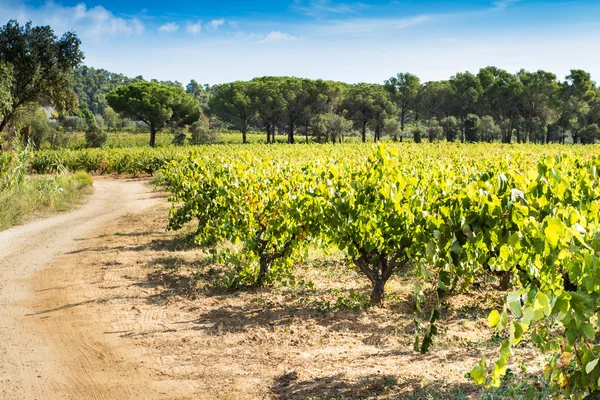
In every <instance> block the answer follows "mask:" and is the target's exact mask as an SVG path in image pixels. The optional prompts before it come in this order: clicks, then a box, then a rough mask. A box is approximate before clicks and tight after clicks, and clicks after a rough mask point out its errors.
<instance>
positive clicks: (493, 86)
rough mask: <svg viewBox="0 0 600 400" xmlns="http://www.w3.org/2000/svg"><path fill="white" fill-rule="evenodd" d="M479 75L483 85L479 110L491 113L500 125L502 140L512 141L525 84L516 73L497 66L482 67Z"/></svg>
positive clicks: (484, 113)
mask: <svg viewBox="0 0 600 400" xmlns="http://www.w3.org/2000/svg"><path fill="white" fill-rule="evenodd" d="M477 77H478V78H479V82H480V83H481V86H482V95H481V97H480V100H479V107H478V108H479V112H480V114H481V115H491V116H492V117H493V118H494V120H495V121H497V122H498V125H499V126H500V129H501V133H502V142H503V143H510V141H511V136H512V130H513V125H514V124H515V122H516V121H517V120H518V113H519V108H518V105H519V99H520V96H521V94H522V92H523V85H522V83H521V82H520V81H519V79H518V78H517V77H516V76H515V75H513V74H511V73H509V72H507V71H505V70H503V69H499V68H496V67H486V68H482V69H480V70H479V74H478V75H477Z"/></svg>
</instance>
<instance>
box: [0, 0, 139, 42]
mask: <svg viewBox="0 0 600 400" xmlns="http://www.w3.org/2000/svg"><path fill="white" fill-rule="evenodd" d="M0 15H6V16H8V18H15V19H17V20H18V21H19V22H20V23H25V22H26V21H28V20H31V21H32V22H33V23H34V24H36V25H50V26H51V27H52V28H53V29H54V31H55V32H57V33H62V32H66V31H68V30H74V31H76V32H77V33H78V34H79V35H80V36H82V37H92V38H96V39H100V38H104V37H106V36H107V35H109V36H131V35H139V34H141V33H142V32H144V29H145V27H144V24H143V23H142V21H140V20H139V19H137V18H122V17H118V16H116V15H114V14H113V13H112V12H111V11H109V10H107V9H106V8H104V7H102V6H95V7H92V8H88V7H87V6H86V5H85V4H84V3H79V4H77V5H76V6H74V7H66V6H62V5H60V4H56V3H54V2H52V1H47V2H46V3H44V4H43V5H41V6H40V7H32V6H30V5H28V4H25V3H24V2H20V1H17V2H15V3H14V4H7V3H5V2H3V1H0Z"/></svg>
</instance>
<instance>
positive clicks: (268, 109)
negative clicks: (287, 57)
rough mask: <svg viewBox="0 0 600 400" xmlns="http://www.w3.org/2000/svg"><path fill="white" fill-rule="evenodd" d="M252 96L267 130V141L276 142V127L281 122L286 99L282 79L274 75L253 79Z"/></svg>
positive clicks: (259, 116)
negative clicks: (282, 89)
mask: <svg viewBox="0 0 600 400" xmlns="http://www.w3.org/2000/svg"><path fill="white" fill-rule="evenodd" d="M252 84H253V85H252V87H251V90H250V91H251V97H252V101H253V102H254V103H255V107H256V111H257V113H258V118H259V119H260V121H261V123H262V127H263V129H264V130H265V131H266V132H267V143H271V142H275V128H276V127H277V125H278V124H279V123H280V122H281V118H282V117H283V112H284V110H285V100H284V99H283V95H282V94H281V86H280V80H279V79H277V78H272V77H264V78H256V79H254V80H252Z"/></svg>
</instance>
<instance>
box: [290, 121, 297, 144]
mask: <svg viewBox="0 0 600 400" xmlns="http://www.w3.org/2000/svg"><path fill="white" fill-rule="evenodd" d="M294 128H295V127H294V123H293V122H290V129H289V131H288V143H289V144H294Z"/></svg>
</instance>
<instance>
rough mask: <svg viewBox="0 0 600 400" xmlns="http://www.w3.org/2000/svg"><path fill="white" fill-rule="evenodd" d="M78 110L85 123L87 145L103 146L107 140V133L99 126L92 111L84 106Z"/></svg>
mask: <svg viewBox="0 0 600 400" xmlns="http://www.w3.org/2000/svg"><path fill="white" fill-rule="evenodd" d="M79 111H80V114H81V116H82V117H83V119H84V120H85V124H86V129H85V142H86V144H87V147H102V146H104V144H105V143H106V141H107V140H108V134H107V133H106V132H105V131H103V130H102V129H101V128H100V126H99V125H98V122H97V121H96V117H95V115H94V113H92V111H91V110H90V109H89V108H87V107H86V106H83V107H81V108H80V110H79Z"/></svg>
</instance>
